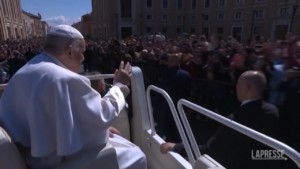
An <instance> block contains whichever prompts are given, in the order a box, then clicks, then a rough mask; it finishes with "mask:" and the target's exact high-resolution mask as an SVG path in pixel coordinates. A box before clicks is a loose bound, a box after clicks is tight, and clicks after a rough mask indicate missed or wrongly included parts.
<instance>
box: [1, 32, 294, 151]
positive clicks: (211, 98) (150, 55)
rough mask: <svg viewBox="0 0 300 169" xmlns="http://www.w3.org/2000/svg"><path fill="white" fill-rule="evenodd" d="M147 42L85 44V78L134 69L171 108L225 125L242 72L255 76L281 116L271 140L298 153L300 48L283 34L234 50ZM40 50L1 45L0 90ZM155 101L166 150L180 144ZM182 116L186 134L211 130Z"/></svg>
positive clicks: (192, 42) (37, 44) (182, 41)
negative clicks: (181, 104) (180, 106)
mask: <svg viewBox="0 0 300 169" xmlns="http://www.w3.org/2000/svg"><path fill="white" fill-rule="evenodd" d="M153 37H154V38H153V39H147V37H136V36H132V37H129V38H126V39H114V38H112V39H109V40H99V39H86V50H85V52H84V57H85V60H84V63H83V65H84V71H85V72H92V71H98V72H100V73H104V74H106V73H114V72H115V70H116V69H117V68H118V67H119V63H120V61H121V60H123V61H124V62H125V64H126V63H127V62H129V63H130V64H131V65H133V66H139V67H140V68H141V69H142V71H143V73H144V78H145V84H146V85H149V84H154V85H157V86H159V87H161V88H163V89H164V90H166V91H167V92H168V93H169V95H170V96H171V98H172V100H173V102H174V103H175V104H176V103H177V101H178V100H179V99H181V98H185V99H187V100H190V101H192V102H194V103H197V104H199V105H200V106H203V107H205V108H207V109H209V110H212V111H214V112H217V113H219V114H221V115H223V116H226V117H227V116H228V115H230V114H231V113H232V112H234V110H235V109H236V108H237V107H239V106H240V103H239V100H238V98H237V96H236V94H237V93H236V84H237V82H238V79H239V77H240V76H241V75H242V74H243V73H244V72H247V71H251V70H252V71H254V70H255V71H257V72H260V73H261V74H263V75H264V76H265V77H266V86H267V90H266V91H265V92H264V96H263V97H264V101H266V102H269V103H271V104H273V105H275V106H276V108H277V109H278V110H279V113H280V129H279V134H278V137H277V138H276V139H279V140H281V141H283V142H285V143H287V144H288V145H290V146H292V147H294V148H296V149H298V150H299V148H300V147H298V146H299V144H298V142H299V141H300V123H298V119H299V118H300V114H299V111H300V109H299V106H298V105H297V103H298V102H299V101H300V70H299V68H300V42H298V41H297V36H294V35H292V34H287V36H286V39H284V40H267V39H265V38H264V37H261V36H258V37H256V38H255V39H252V40H249V41H247V42H246V43H242V42H237V40H236V39H235V38H233V37H231V36H229V37H227V38H226V39H222V38H216V37H215V36H214V35H212V36H211V37H210V38H208V37H206V36H204V35H202V36H199V37H197V36H195V35H188V34H186V33H183V34H181V35H180V36H179V37H178V38H175V39H159V38H155V36H153ZM42 45H43V39H33V40H24V41H16V40H15V41H4V42H1V43H0V58H1V69H0V73H1V74H2V75H1V82H2V83H5V82H7V81H9V79H10V78H11V77H12V76H13V75H14V74H15V73H16V72H17V70H18V69H20V68H21V67H22V66H23V65H25V64H26V62H27V61H29V60H30V59H31V58H33V57H34V56H35V55H36V54H39V53H40V52H41V51H42V50H43V49H42ZM7 65H8V66H7ZM6 69H7V70H6ZM153 97H154V98H155V99H153V105H154V115H155V120H156V122H157V123H158V125H157V130H158V133H159V134H160V135H161V136H162V137H166V138H165V139H166V141H168V142H175V143H178V142H180V141H181V140H180V137H179V134H178V132H177V128H176V126H175V123H174V121H172V120H171V119H173V117H172V115H171V113H170V111H169V110H168V109H169V108H168V106H166V103H165V102H164V101H163V100H162V99H161V98H160V97H159V96H157V95H153ZM186 113H187V115H188V117H189V119H190V123H191V125H192V127H193V125H194V124H195V126H196V127H197V125H198V123H199V121H201V122H203V123H207V124H208V123H209V124H212V123H213V122H212V121H210V120H209V119H207V118H206V117H203V116H201V115H199V114H197V113H195V112H193V111H191V110H188V109H186ZM194 117H195V118H194ZM195 119H196V120H195ZM195 121H196V122H195ZM266 125H268V124H267V123H266ZM208 126H209V127H211V128H212V129H211V133H208V134H207V135H208V136H207V137H210V136H211V135H212V133H215V132H216V129H217V128H218V127H219V124H214V125H213V126H210V125H208ZM196 127H195V128H196ZM205 127H207V126H205ZM205 130H207V131H208V130H210V129H208V128H205ZM197 132H199V130H198V129H194V133H195V135H196V138H198V137H199V138H200V137H201V136H202V135H201V136H197V135H199V133H197ZM204 133H205V132H204ZM207 140H208V138H207V139H203V137H201V139H199V140H197V141H199V142H200V143H201V142H202V143H204V142H206V141H207ZM199 142H198V143H199ZM200 143H199V144H200ZM202 143H201V144H202Z"/></svg>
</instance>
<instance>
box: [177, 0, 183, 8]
mask: <svg viewBox="0 0 300 169" xmlns="http://www.w3.org/2000/svg"><path fill="white" fill-rule="evenodd" d="M177 9H178V10H181V9H182V0H177Z"/></svg>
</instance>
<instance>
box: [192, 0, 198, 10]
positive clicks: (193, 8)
mask: <svg viewBox="0 0 300 169" xmlns="http://www.w3.org/2000/svg"><path fill="white" fill-rule="evenodd" d="M196 7H197V0H192V10H195V9H196Z"/></svg>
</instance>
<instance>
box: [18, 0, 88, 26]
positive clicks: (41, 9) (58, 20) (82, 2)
mask: <svg viewBox="0 0 300 169" xmlns="http://www.w3.org/2000/svg"><path fill="white" fill-rule="evenodd" d="M21 6H22V9H23V10H25V11H26V12H30V13H32V14H34V15H37V14H38V13H40V14H41V15H42V20H44V21H46V22H47V23H48V24H49V25H51V26H55V25H59V24H68V25H71V24H73V23H74V22H78V21H79V20H80V17H81V16H82V15H84V14H87V13H90V12H91V11H92V5H91V0H21Z"/></svg>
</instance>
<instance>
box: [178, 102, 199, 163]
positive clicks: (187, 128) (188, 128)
mask: <svg viewBox="0 0 300 169" xmlns="http://www.w3.org/2000/svg"><path fill="white" fill-rule="evenodd" d="M177 108H178V113H179V115H180V117H181V120H182V122H183V127H184V128H185V131H186V132H187V135H188V138H189V140H190V142H191V145H192V150H193V152H194V154H195V157H196V158H195V159H198V158H199V157H201V153H200V150H199V148H198V145H197V142H196V139H195V137H194V134H193V132H192V129H191V126H190V124H189V121H188V120H187V118H186V115H185V113H184V110H183V106H179V104H178V103H177Z"/></svg>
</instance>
